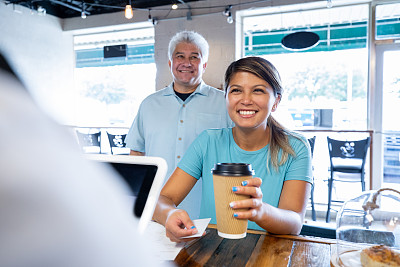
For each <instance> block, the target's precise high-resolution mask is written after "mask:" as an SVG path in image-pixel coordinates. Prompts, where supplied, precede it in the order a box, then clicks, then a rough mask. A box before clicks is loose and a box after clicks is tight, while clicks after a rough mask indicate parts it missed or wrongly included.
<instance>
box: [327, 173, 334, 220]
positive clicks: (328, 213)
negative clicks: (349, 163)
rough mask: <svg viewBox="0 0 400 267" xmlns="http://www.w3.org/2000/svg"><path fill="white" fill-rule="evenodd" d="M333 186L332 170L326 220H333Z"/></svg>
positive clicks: (329, 180)
mask: <svg viewBox="0 0 400 267" xmlns="http://www.w3.org/2000/svg"><path fill="white" fill-rule="evenodd" d="M332 186H333V172H331V178H330V179H328V210H327V211H326V222H327V223H328V222H330V220H331V201H332Z"/></svg>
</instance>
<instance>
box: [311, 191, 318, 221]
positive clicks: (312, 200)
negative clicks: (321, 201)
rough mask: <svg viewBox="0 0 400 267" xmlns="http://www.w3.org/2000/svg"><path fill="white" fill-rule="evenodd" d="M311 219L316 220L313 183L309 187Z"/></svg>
mask: <svg viewBox="0 0 400 267" xmlns="http://www.w3.org/2000/svg"><path fill="white" fill-rule="evenodd" d="M310 199H311V219H312V220H313V221H316V220H317V214H316V213H315V206H314V185H312V187H311V197H310Z"/></svg>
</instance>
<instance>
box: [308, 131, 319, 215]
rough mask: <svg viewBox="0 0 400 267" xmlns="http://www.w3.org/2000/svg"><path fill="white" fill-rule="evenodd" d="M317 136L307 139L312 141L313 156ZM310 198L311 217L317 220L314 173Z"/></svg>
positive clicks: (312, 155) (312, 154)
mask: <svg viewBox="0 0 400 267" xmlns="http://www.w3.org/2000/svg"><path fill="white" fill-rule="evenodd" d="M315 138H316V136H314V137H312V138H308V139H307V140H308V142H309V143H310V148H311V157H314V145H315ZM310 200H311V219H312V220H313V221H316V220H317V214H316V213H315V205H314V175H313V184H312V187H311V195H310Z"/></svg>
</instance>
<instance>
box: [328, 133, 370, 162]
mask: <svg viewBox="0 0 400 267" xmlns="http://www.w3.org/2000/svg"><path fill="white" fill-rule="evenodd" d="M370 139H371V138H370V137H367V138H366V139H362V140H356V141H348V140H347V141H344V140H335V139H332V138H329V137H327V140H328V150H329V156H330V158H351V159H362V160H363V161H365V158H366V157H367V151H368V148H369V145H370Z"/></svg>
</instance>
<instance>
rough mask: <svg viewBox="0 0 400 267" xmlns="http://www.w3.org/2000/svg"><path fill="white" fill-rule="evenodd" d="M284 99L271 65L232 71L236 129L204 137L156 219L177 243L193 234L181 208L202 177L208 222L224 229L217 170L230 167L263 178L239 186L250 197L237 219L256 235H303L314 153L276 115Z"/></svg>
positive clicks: (229, 96) (249, 61)
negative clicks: (245, 167)
mask: <svg viewBox="0 0 400 267" xmlns="http://www.w3.org/2000/svg"><path fill="white" fill-rule="evenodd" d="M281 94H282V86H281V81H280V77H279V74H278V72H277V70H276V69H275V67H274V66H273V65H272V64H271V63H270V62H269V61H267V60H265V59H263V58H259V57H247V58H242V59H240V60H238V61H235V62H233V63H231V65H230V66H229V67H228V69H227V71H226V73H225V95H226V105H227V109H228V113H229V116H230V117H231V119H232V121H233V122H234V123H235V127H233V128H224V129H210V130H206V131H204V132H203V133H201V134H200V135H199V137H198V138H197V139H196V140H195V141H194V142H193V143H192V144H191V146H190V147H189V149H188V150H187V152H186V153H185V155H184V157H183V158H182V159H181V161H180V162H179V163H178V167H177V168H176V169H175V172H174V173H173V174H172V176H171V177H170V179H169V180H168V181H167V183H166V184H165V186H164V188H163V189H162V191H161V196H160V198H159V204H158V206H157V208H156V211H155V213H154V218H155V219H156V220H157V221H158V222H160V223H161V224H163V225H165V227H166V232H167V236H168V237H169V238H170V239H171V240H172V241H175V242H181V238H182V237H184V236H188V235H191V234H193V228H191V227H192V226H193V222H192V221H191V220H190V218H189V216H188V214H187V212H186V211H184V210H181V209H176V206H177V205H178V204H179V203H180V202H181V201H182V200H183V199H184V198H185V197H186V195H187V194H188V193H189V192H190V190H191V189H192V187H193V186H194V185H195V184H196V182H197V180H198V179H200V178H201V179H202V203H201V210H200V218H211V223H212V224H215V223H216V213H215V203H214V195H213V194H214V189H213V177H212V174H211V172H210V170H211V169H212V168H213V167H214V164H215V163H222V162H224V163H247V164H251V165H252V167H253V169H254V170H255V175H256V176H257V177H255V178H251V179H248V180H246V181H245V182H244V183H242V186H235V187H233V188H232V192H234V193H235V194H239V195H248V196H250V199H246V200H239V201H235V202H234V203H231V204H232V205H231V208H232V209H233V210H234V217H235V218H237V219H248V220H249V221H250V222H249V224H248V228H249V229H258V230H267V231H268V232H271V233H276V234H298V233H299V232H300V229H301V226H302V223H303V218H304V213H305V209H306V203H307V200H308V196H309V192H310V183H311V182H312V174H311V154H310V149H309V145H308V142H307V140H306V139H305V138H304V137H303V136H299V135H297V134H294V133H292V132H290V131H288V130H287V129H285V128H283V127H282V126H281V125H280V124H279V123H278V122H277V121H276V120H275V119H274V118H273V117H272V116H271V112H273V111H275V110H276V109H277V106H278V104H279V101H280V98H281ZM237 209H244V211H239V210H237ZM184 228H186V229H184ZM187 229H188V230H187Z"/></svg>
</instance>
